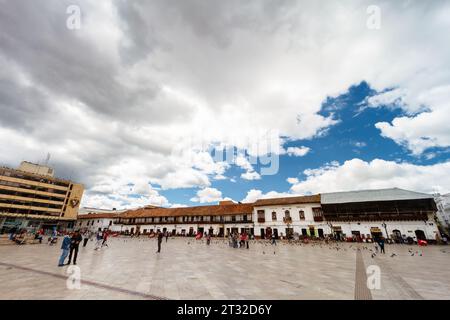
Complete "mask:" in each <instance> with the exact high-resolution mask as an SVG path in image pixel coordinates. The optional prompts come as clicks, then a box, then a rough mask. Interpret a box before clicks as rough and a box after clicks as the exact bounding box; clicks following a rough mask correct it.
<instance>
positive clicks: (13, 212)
mask: <svg viewBox="0 0 450 320" xmlns="http://www.w3.org/2000/svg"><path fill="white" fill-rule="evenodd" d="M83 190H84V188H83V185H81V184H78V183H74V182H73V181H70V180H64V179H59V178H55V177H54V172H53V169H52V168H50V167H48V166H42V165H37V164H33V163H30V162H26V161H24V162H22V163H21V165H20V166H19V168H17V169H11V168H6V167H1V168H0V232H8V231H9V230H11V229H13V228H16V229H22V228H28V229H36V228H44V229H52V228H54V227H57V228H61V229H65V228H71V227H73V224H74V222H75V221H76V220H77V215H78V207H79V205H80V201H81V197H82V196H83Z"/></svg>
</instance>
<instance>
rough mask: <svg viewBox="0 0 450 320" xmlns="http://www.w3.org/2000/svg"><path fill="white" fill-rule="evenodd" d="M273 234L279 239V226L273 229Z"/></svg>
mask: <svg viewBox="0 0 450 320" xmlns="http://www.w3.org/2000/svg"><path fill="white" fill-rule="evenodd" d="M273 234H274V236H275V239H278V229H277V228H274V229H273Z"/></svg>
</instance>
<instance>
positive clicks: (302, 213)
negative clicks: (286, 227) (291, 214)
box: [298, 210, 305, 220]
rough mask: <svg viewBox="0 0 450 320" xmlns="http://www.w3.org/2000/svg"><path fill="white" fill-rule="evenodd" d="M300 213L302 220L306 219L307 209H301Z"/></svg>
mask: <svg viewBox="0 0 450 320" xmlns="http://www.w3.org/2000/svg"><path fill="white" fill-rule="evenodd" d="M298 215H299V217H300V220H305V211H303V210H300V211H299V212H298Z"/></svg>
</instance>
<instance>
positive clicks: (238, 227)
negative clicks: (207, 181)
mask: <svg viewBox="0 0 450 320" xmlns="http://www.w3.org/2000/svg"><path fill="white" fill-rule="evenodd" d="M436 211H437V208H436V204H435V202H434V199H433V196H432V195H428V194H423V193H418V192H412V191H407V190H402V189H398V188H393V189H381V190H361V191H350V192H336V193H323V194H318V195H309V196H296V197H284V198H275V199H261V200H258V201H256V202H254V203H247V204H241V203H234V202H232V201H221V202H220V203H219V204H218V205H207V206H196V207H186V208H161V207H153V206H148V207H144V208H139V209H136V210H128V211H125V212H123V213H119V212H117V211H115V212H99V211H98V210H97V212H95V213H91V214H86V215H80V217H79V221H78V224H77V227H79V228H86V227H87V228H89V229H91V230H97V229H98V228H109V229H110V230H112V231H118V232H122V233H125V234H136V233H140V234H150V233H152V232H157V231H158V230H159V231H163V232H165V231H168V232H170V233H172V234H176V235H194V234H196V233H198V232H200V233H210V234H212V235H215V236H227V235H229V234H230V233H233V232H239V233H242V232H244V231H245V232H247V233H250V234H252V235H254V236H255V237H256V238H266V239H267V238H270V237H272V235H274V236H275V237H276V238H279V237H281V236H284V237H286V236H294V237H318V238H322V237H325V236H331V237H334V238H338V239H346V238H349V237H350V238H355V239H359V240H361V239H366V238H372V239H373V238H375V237H378V236H384V237H385V238H389V239H393V240H396V239H400V238H407V237H411V238H412V239H414V240H419V239H428V240H436V238H437V236H438V233H439V231H438V228H437V224H436V222H435V213H436Z"/></svg>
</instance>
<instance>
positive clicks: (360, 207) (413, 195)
mask: <svg viewBox="0 0 450 320" xmlns="http://www.w3.org/2000/svg"><path fill="white" fill-rule="evenodd" d="M321 205H322V210H323V216H324V220H325V221H327V223H328V224H329V226H330V227H331V229H332V233H333V235H335V236H338V237H342V236H344V237H348V236H356V237H362V238H367V237H371V238H373V237H376V236H379V235H382V236H384V237H385V238H390V239H399V238H402V237H404V236H405V237H411V238H413V239H415V240H418V239H429V240H436V236H439V234H438V228H437V225H436V222H435V219H434V217H435V213H436V211H437V208H436V204H435V202H434V199H433V196H432V195H429V194H424V193H418V192H412V191H408V190H402V189H398V188H392V189H380V190H361V191H350V192H335V193H323V194H321Z"/></svg>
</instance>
